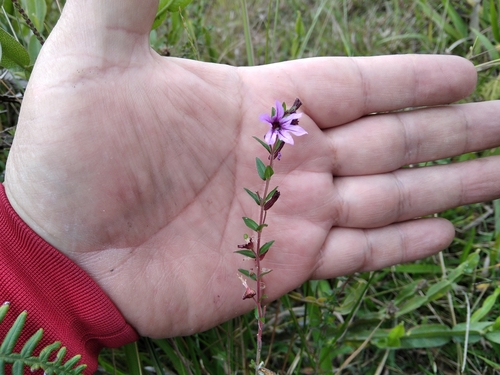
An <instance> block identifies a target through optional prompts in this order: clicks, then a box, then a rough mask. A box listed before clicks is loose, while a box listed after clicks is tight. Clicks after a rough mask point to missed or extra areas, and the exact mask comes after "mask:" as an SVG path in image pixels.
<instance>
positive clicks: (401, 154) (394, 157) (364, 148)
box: [326, 101, 500, 175]
mask: <svg viewBox="0 0 500 375" xmlns="http://www.w3.org/2000/svg"><path fill="white" fill-rule="evenodd" d="M499 111H500V101H494V102H483V103H472V104H464V105H454V106H444V107H437V108H428V109H421V110H417V111H409V112H399V113H392V114H385V115H376V116H367V117H365V118H362V119H360V120H358V121H356V122H355V123H352V124H348V125H345V126H341V127H338V128H334V129H330V130H328V131H327V132H326V135H327V139H328V141H329V143H330V145H329V149H330V150H333V155H334V158H335V160H334V165H333V170H332V173H333V174H334V175H362V174H374V173H384V172H390V171H393V170H396V169H398V168H401V167H402V166H404V165H408V164H412V163H419V162H425V161H430V160H437V159H442V158H447V157H451V156H455V155H461V154H463V153H466V152H472V151H479V150H484V149H487V148H491V147H496V146H498V145H499V144H500V132H499V131H498V130H499V122H498V116H497V114H498V113H499ZM353 140H354V141H355V143H356V147H353Z"/></svg>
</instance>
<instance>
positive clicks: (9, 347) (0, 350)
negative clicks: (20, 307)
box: [0, 311, 28, 354]
mask: <svg viewBox="0 0 500 375" xmlns="http://www.w3.org/2000/svg"><path fill="white" fill-rule="evenodd" d="M27 315H28V313H27V312H26V311H23V312H22V313H21V314H19V315H18V317H17V319H16V321H15V322H14V324H12V327H10V329H9V331H8V332H7V335H5V338H4V340H3V342H2V345H1V346H0V354H10V353H12V351H13V350H14V346H16V343H17V340H18V339H19V336H21V332H22V330H23V327H24V323H25V322H26V316H27Z"/></svg>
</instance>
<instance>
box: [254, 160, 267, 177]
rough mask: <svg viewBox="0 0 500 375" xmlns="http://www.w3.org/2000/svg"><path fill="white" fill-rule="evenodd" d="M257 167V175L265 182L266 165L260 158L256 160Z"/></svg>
mask: <svg viewBox="0 0 500 375" xmlns="http://www.w3.org/2000/svg"><path fill="white" fill-rule="evenodd" d="M255 165H256V166H257V173H258V174H259V177H260V178H261V179H263V180H264V181H265V180H266V165H265V164H264V162H263V161H262V160H260V159H259V158H255Z"/></svg>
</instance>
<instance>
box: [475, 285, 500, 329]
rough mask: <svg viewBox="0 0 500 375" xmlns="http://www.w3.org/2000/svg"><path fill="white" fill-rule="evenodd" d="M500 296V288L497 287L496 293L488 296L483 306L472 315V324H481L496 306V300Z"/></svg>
mask: <svg viewBox="0 0 500 375" xmlns="http://www.w3.org/2000/svg"><path fill="white" fill-rule="evenodd" d="M499 295H500V287H497V288H496V289H495V291H494V292H493V294H492V295H490V296H488V297H487V298H486V299H485V300H484V302H483V305H482V306H481V307H480V308H479V309H478V310H476V311H475V312H474V314H472V317H471V318H470V321H471V322H479V321H480V320H481V319H483V318H484V317H485V316H486V315H488V313H489V312H490V311H491V309H492V308H493V307H494V306H495V303H496V300H497V298H498V296H499Z"/></svg>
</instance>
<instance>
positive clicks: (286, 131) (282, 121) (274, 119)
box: [259, 100, 307, 146]
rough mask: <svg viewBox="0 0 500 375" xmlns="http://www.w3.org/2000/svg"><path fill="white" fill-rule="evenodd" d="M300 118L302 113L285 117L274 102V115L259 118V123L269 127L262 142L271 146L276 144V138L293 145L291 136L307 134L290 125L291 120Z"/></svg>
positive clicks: (296, 126) (281, 108) (278, 105)
mask: <svg viewBox="0 0 500 375" xmlns="http://www.w3.org/2000/svg"><path fill="white" fill-rule="evenodd" d="M301 116H302V113H291V114H288V115H285V110H284V109H283V106H282V105H281V103H280V102H279V101H278V100H276V113H275V114H274V116H269V115H268V114H267V113H264V114H263V115H260V116H259V119H260V121H262V122H264V123H266V124H268V125H269V126H270V127H271V129H269V131H268V132H267V133H266V135H265V136H264V141H265V142H266V143H267V144H268V145H271V146H272V145H274V143H275V142H276V138H278V139H280V140H282V141H283V142H285V143H289V144H291V145H293V138H292V136H291V135H292V134H293V135H296V136H301V135H304V134H307V132H306V131H305V130H304V129H302V128H301V127H300V126H298V125H294V124H292V121H293V120H298V119H299V118H300V117H301ZM295 123H297V121H295Z"/></svg>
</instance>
